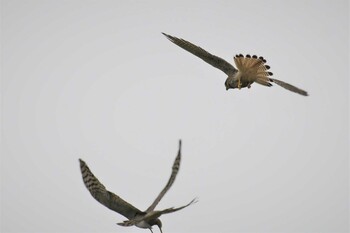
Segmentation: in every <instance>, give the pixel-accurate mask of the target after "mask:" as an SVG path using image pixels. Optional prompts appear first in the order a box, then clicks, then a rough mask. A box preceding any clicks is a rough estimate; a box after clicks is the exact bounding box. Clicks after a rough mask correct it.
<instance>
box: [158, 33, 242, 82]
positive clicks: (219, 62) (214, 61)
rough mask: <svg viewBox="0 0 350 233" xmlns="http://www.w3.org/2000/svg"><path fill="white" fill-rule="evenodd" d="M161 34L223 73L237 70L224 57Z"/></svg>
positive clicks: (232, 72) (231, 73) (231, 72)
mask: <svg viewBox="0 0 350 233" xmlns="http://www.w3.org/2000/svg"><path fill="white" fill-rule="evenodd" d="M162 34H163V35H164V36H166V38H168V39H169V40H170V41H171V42H173V43H174V44H176V45H177V46H179V47H181V48H183V49H184V50H186V51H188V52H190V53H192V54H193V55H195V56H197V57H199V58H201V59H202V60H203V61H205V62H207V63H209V64H210V65H212V66H214V67H216V68H218V69H220V70H221V71H223V72H224V73H225V74H227V75H233V74H234V73H236V72H237V70H236V68H235V67H233V65H231V64H230V63H228V62H227V61H225V60H224V59H222V58H220V57H217V56H215V55H213V54H211V53H209V52H207V51H205V50H204V49H202V48H201V47H199V46H197V45H194V44H192V43H191V42H189V41H186V40H184V39H180V38H177V37H174V36H170V35H168V34H165V33H163V32H162Z"/></svg>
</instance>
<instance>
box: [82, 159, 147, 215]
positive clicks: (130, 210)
mask: <svg viewBox="0 0 350 233" xmlns="http://www.w3.org/2000/svg"><path fill="white" fill-rule="evenodd" d="M79 162H80V170H81V175H82V177H83V181H84V184H85V186H86V188H87V189H88V190H89V192H90V194H91V195H92V196H93V197H94V198H95V199H96V200H97V201H98V202H100V203H101V204H102V205H104V206H106V207H107V208H109V209H111V210H113V211H115V212H117V213H119V214H121V215H123V216H124V217H126V218H128V219H132V218H134V217H135V216H136V215H137V214H142V213H143V212H142V211H140V210H139V209H137V208H136V207H134V206H132V205H131V204H129V203H127V202H126V201H124V200H123V199H122V198H120V197H119V196H117V195H116V194H114V193H112V192H110V191H108V190H107V189H106V188H105V186H104V185H103V184H102V183H101V182H100V181H99V180H98V179H97V178H96V177H95V175H94V174H93V173H92V172H91V170H90V169H89V167H88V166H87V164H86V163H85V162H84V161H83V160H82V159H79Z"/></svg>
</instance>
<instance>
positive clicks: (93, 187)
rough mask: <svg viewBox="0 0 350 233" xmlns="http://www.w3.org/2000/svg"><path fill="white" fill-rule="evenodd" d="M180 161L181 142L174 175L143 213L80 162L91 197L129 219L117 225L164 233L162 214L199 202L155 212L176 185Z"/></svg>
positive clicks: (193, 201)
mask: <svg viewBox="0 0 350 233" xmlns="http://www.w3.org/2000/svg"><path fill="white" fill-rule="evenodd" d="M180 160H181V140H180V141H179V150H178V153H177V156H176V158H175V161H174V164H173V167H172V173H171V176H170V178H169V180H168V183H167V184H166V185H165V187H164V188H163V190H162V191H161V192H160V193H159V195H158V197H157V198H156V199H155V200H154V202H153V203H152V204H151V205H150V207H148V209H147V210H146V211H141V210H139V209H137V208H136V207H134V206H133V205H131V204H129V203H127V202H126V201H124V200H123V199H122V198H120V197H119V196H117V195H116V194H114V193H112V192H110V191H108V190H107V189H106V188H105V186H104V185H103V184H102V183H100V181H99V180H98V179H97V178H96V177H95V176H94V174H93V173H92V172H91V170H90V169H89V167H88V166H87V165H86V163H85V162H84V161H83V160H81V159H79V162H80V170H81V174H82V177H83V181H84V184H85V186H86V188H87V189H88V190H89V192H90V193H91V195H92V196H93V197H94V198H95V199H96V200H97V201H98V202H100V203H101V204H102V205H104V206H106V207H107V208H109V209H111V210H114V211H115V212H117V213H119V214H121V215H123V216H124V217H126V218H127V219H129V220H126V221H124V222H122V223H117V224H118V225H120V226H133V225H135V226H137V227H140V228H145V229H147V228H148V229H150V230H151V232H152V233H153V231H152V226H153V225H157V226H158V227H159V229H160V231H161V232H162V222H161V221H160V219H159V217H160V216H161V215H162V214H168V213H172V212H175V211H178V210H181V209H183V208H185V207H187V206H189V205H191V204H193V203H195V202H196V201H197V200H196V198H195V199H193V200H192V201H191V202H189V203H188V204H187V205H184V206H181V207H178V208H173V207H171V208H168V209H164V210H154V209H155V207H156V205H157V204H158V203H159V201H160V200H161V199H162V197H163V196H164V195H165V193H166V192H167V191H168V190H169V189H170V187H171V186H172V184H173V183H174V181H175V178H176V175H177V173H178V171H179V168H180Z"/></svg>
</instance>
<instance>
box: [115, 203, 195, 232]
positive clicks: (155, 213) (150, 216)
mask: <svg viewBox="0 0 350 233" xmlns="http://www.w3.org/2000/svg"><path fill="white" fill-rule="evenodd" d="M196 202H197V199H196V198H195V199H193V200H192V201H191V202H190V203H188V204H187V205H184V206H181V207H178V208H174V207H171V208H168V209H164V210H157V211H151V212H150V213H147V214H146V215H145V216H143V217H142V218H139V219H132V220H127V221H124V222H121V223H117V224H118V225H119V226H133V225H136V224H137V223H139V222H141V221H146V222H149V221H151V220H153V219H157V218H159V217H160V216H161V215H163V214H169V213H173V212H176V211H179V210H182V209H183V208H186V207H187V206H190V205H192V204H194V203H196Z"/></svg>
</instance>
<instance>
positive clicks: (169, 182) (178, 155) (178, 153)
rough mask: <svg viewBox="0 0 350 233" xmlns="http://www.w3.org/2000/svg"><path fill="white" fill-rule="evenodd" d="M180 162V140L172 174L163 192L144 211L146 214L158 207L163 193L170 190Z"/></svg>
mask: <svg viewBox="0 0 350 233" xmlns="http://www.w3.org/2000/svg"><path fill="white" fill-rule="evenodd" d="M180 162H181V140H179V150H178V152H177V156H176V158H175V160H174V163H173V167H172V172H171V175H170V178H169V180H168V183H167V184H166V185H165V187H164V188H163V190H162V191H161V192H160V193H159V195H158V197H157V198H156V199H155V200H154V201H153V203H152V204H151V205H150V207H148V209H147V210H146V213H148V212H151V211H153V210H154V208H155V207H156V206H157V205H158V203H159V201H160V200H161V199H162V198H163V196H164V195H165V193H166V192H167V191H168V190H169V189H170V187H171V186H172V185H173V183H174V181H175V178H176V175H177V173H178V172H179V169H180Z"/></svg>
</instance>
